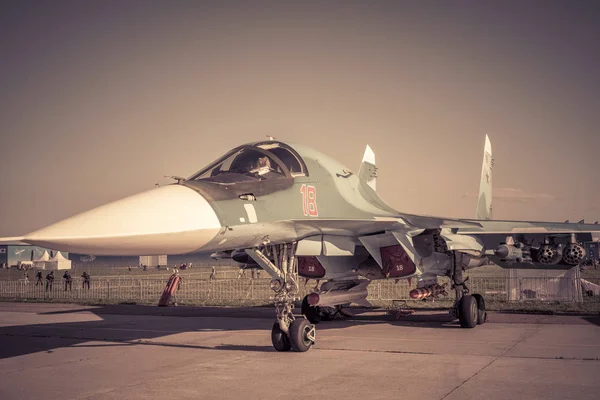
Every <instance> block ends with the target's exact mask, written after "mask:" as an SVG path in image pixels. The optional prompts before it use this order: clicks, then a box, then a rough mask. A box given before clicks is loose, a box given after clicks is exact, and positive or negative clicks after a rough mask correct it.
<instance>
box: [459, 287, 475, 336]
mask: <svg viewBox="0 0 600 400" xmlns="http://www.w3.org/2000/svg"><path fill="white" fill-rule="evenodd" d="M458 308H459V313H458V320H459V322H460V326H461V327H462V328H475V326H476V325H477V322H478V318H479V316H478V315H479V307H478V306H477V299H476V298H475V297H473V296H471V295H464V296H463V297H462V298H461V299H460V303H459V305H458Z"/></svg>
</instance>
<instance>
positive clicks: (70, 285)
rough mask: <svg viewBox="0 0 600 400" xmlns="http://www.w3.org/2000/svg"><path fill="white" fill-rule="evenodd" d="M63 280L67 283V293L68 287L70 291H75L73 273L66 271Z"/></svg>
mask: <svg viewBox="0 0 600 400" xmlns="http://www.w3.org/2000/svg"><path fill="white" fill-rule="evenodd" d="M63 279H64V281H65V292H66V291H67V287H68V288H69V291H73V278H72V277H71V273H70V272H69V271H65V273H64V274H63Z"/></svg>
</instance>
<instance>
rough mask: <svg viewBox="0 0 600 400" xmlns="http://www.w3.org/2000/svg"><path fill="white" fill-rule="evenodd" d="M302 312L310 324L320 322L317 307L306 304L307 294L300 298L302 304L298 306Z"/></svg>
mask: <svg viewBox="0 0 600 400" xmlns="http://www.w3.org/2000/svg"><path fill="white" fill-rule="evenodd" d="M300 311H301V312H302V314H303V315H304V316H305V317H306V319H308V320H309V321H310V323H311V324H318V323H319V322H321V313H320V311H319V307H313V306H311V305H310V304H308V296H304V299H302V305H301V306H300Z"/></svg>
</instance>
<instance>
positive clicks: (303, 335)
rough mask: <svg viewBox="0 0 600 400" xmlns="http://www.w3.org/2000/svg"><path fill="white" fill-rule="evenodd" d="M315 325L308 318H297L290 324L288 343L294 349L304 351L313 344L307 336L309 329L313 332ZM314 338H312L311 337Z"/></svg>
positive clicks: (309, 332)
mask: <svg viewBox="0 0 600 400" xmlns="http://www.w3.org/2000/svg"><path fill="white" fill-rule="evenodd" d="M314 329H315V326H314V325H313V324H311V323H310V322H308V320H306V319H304V318H301V319H297V320H295V321H294V322H292V324H291V325H290V336H289V337H290V343H291V345H292V349H293V350H294V351H299V352H305V351H308V349H310V348H311V347H312V345H313V343H314V342H313V340H312V339H311V338H310V337H309V335H310V334H311V331H313V332H314ZM313 339H314V338H313Z"/></svg>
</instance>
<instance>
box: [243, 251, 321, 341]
mask: <svg viewBox="0 0 600 400" xmlns="http://www.w3.org/2000/svg"><path fill="white" fill-rule="evenodd" d="M296 247H297V243H296V242H293V243H286V244H281V245H267V246H266V247H265V249H264V250H263V251H260V250H259V249H256V248H255V249H252V250H246V252H247V253H248V255H249V256H250V257H252V258H253V259H254V260H255V261H256V262H257V263H258V264H259V265H260V266H261V267H263V269H264V270H266V271H267V272H268V273H269V274H270V275H271V276H272V277H273V280H271V289H272V290H273V291H274V292H275V297H274V302H275V310H276V313H277V322H275V323H274V324H273V327H272V329H271V342H272V343H273V347H274V348H275V350H277V351H289V350H294V351H299V352H304V351H308V350H309V349H310V348H311V347H312V345H313V344H314V343H315V337H316V330H315V326H314V325H313V324H312V323H311V322H310V321H308V320H307V319H305V318H304V317H299V318H298V319H296V317H295V316H294V314H293V309H294V301H295V300H299V297H298V293H299V285H298V263H297V259H296V257H295V254H296ZM271 259H272V260H273V261H271Z"/></svg>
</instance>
